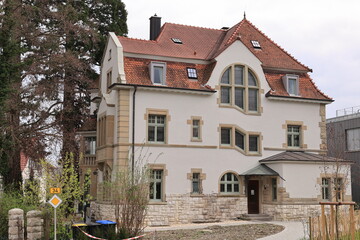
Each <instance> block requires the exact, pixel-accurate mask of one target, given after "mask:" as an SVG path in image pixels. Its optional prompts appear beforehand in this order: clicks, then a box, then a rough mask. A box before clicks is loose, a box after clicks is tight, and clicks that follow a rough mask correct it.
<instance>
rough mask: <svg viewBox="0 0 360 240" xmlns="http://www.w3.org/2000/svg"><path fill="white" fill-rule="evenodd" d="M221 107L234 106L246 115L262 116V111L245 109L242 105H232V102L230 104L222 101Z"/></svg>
mask: <svg viewBox="0 0 360 240" xmlns="http://www.w3.org/2000/svg"><path fill="white" fill-rule="evenodd" d="M219 107H221V108H233V109H235V110H237V111H239V112H241V113H243V114H245V115H253V116H261V113H260V111H245V110H243V109H242V108H240V107H237V106H234V105H231V104H230V103H229V104H226V103H220V104H219Z"/></svg>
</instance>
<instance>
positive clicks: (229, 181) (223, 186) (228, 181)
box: [220, 173, 239, 194]
mask: <svg viewBox="0 0 360 240" xmlns="http://www.w3.org/2000/svg"><path fill="white" fill-rule="evenodd" d="M220 193H224V194H236V193H239V179H238V178H237V176H236V175H235V174H233V173H225V174H224V175H223V176H222V177H221V179H220Z"/></svg>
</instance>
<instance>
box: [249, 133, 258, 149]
mask: <svg viewBox="0 0 360 240" xmlns="http://www.w3.org/2000/svg"><path fill="white" fill-rule="evenodd" d="M249 151H250V152H259V136H258V135H249Z"/></svg>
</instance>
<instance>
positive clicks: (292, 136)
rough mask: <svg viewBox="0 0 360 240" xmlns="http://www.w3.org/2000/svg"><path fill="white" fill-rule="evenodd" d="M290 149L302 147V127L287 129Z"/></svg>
mask: <svg viewBox="0 0 360 240" xmlns="http://www.w3.org/2000/svg"><path fill="white" fill-rule="evenodd" d="M287 145H288V147H300V126H294V125H289V126H288V127H287Z"/></svg>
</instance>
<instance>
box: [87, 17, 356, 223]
mask: <svg viewBox="0 0 360 240" xmlns="http://www.w3.org/2000/svg"><path fill="white" fill-rule="evenodd" d="M150 25H151V29H150V37H151V40H139V39H132V38H127V37H118V36H116V35H115V34H114V33H110V34H109V38H108V41H107V45H106V49H105V51H104V56H103V59H102V66H101V77H100V89H99V93H98V94H99V95H98V99H99V101H100V103H99V108H98V111H97V136H96V137H97V138H96V140H97V141H96V142H97V147H96V164H97V167H98V176H99V182H101V181H104V180H110V179H112V178H113V176H114V174H115V173H116V172H117V171H119V169H122V168H128V167H129V166H131V158H129V156H131V153H132V151H134V153H135V160H136V159H137V158H139V157H140V156H139V154H140V152H141V149H144V148H145V149H146V152H148V153H151V156H150V157H149V162H148V166H149V167H150V168H151V173H152V174H151V176H152V178H151V184H150V186H149V187H150V196H149V209H148V216H147V221H148V224H150V225H167V224H174V223H187V222H204V221H219V220H225V219H231V218H236V217H239V216H240V215H241V214H248V213H249V214H252V213H254V214H257V213H263V214H269V215H272V216H273V217H274V218H275V219H279V220H280V219H295V218H299V217H307V216H309V215H310V213H314V212H316V211H318V210H319V205H318V203H319V201H332V200H333V199H334V198H335V196H339V197H340V198H341V199H340V200H346V201H349V200H351V191H350V189H349V188H348V189H344V188H342V189H336V190H335V189H334V187H333V186H332V184H331V182H333V180H334V177H335V175H334V174H333V173H332V172H329V171H326V170H325V169H324V166H325V167H326V166H332V165H333V164H334V163H336V162H337V160H336V159H335V158H330V157H326V155H325V153H326V122H325V121H326V118H325V106H326V104H329V103H331V102H332V101H333V100H332V99H331V98H329V97H328V96H326V95H325V94H324V93H322V92H321V91H320V90H319V89H318V88H317V87H316V86H315V84H314V82H313V81H312V80H311V78H310V76H309V73H310V72H312V70H311V69H310V68H308V67H307V66H305V65H303V64H301V63H300V62H299V61H297V60H296V59H295V58H294V57H292V56H291V55H290V54H289V53H287V52H286V51H285V50H283V49H282V48H281V47H279V46H278V45H277V44H276V43H275V42H273V41H272V40H271V39H270V38H268V37H267V36H266V35H265V34H264V33H262V32H261V31H260V30H259V29H257V28H256V27H255V26H254V25H253V24H251V23H250V22H249V21H248V20H247V19H246V18H244V19H243V20H242V21H241V22H239V23H238V24H236V25H234V26H233V27H231V28H223V29H209V28H200V27H193V26H185V25H179V24H172V23H165V24H164V25H163V26H162V27H161V28H160V25H161V24H160V18H159V17H157V16H153V17H151V18H150ZM157 156H158V157H157ZM343 163H344V164H345V165H346V168H347V169H349V168H350V165H349V162H346V161H343ZM344 171H345V172H346V169H345V170H344ZM345 172H344V173H341V174H340V175H337V179H336V181H338V182H340V181H342V182H349V181H350V179H349V176H347V175H345ZM99 192H100V191H99V189H98V193H99ZM336 194H337V195H336ZM92 207H93V210H94V211H95V213H96V214H97V216H98V218H101V219H109V218H110V219H111V218H113V216H112V214H113V212H112V211H109V209H111V206H110V205H109V204H108V203H106V199H104V198H103V197H101V196H100V197H98V201H97V202H96V203H94V204H93V205H92Z"/></svg>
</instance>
